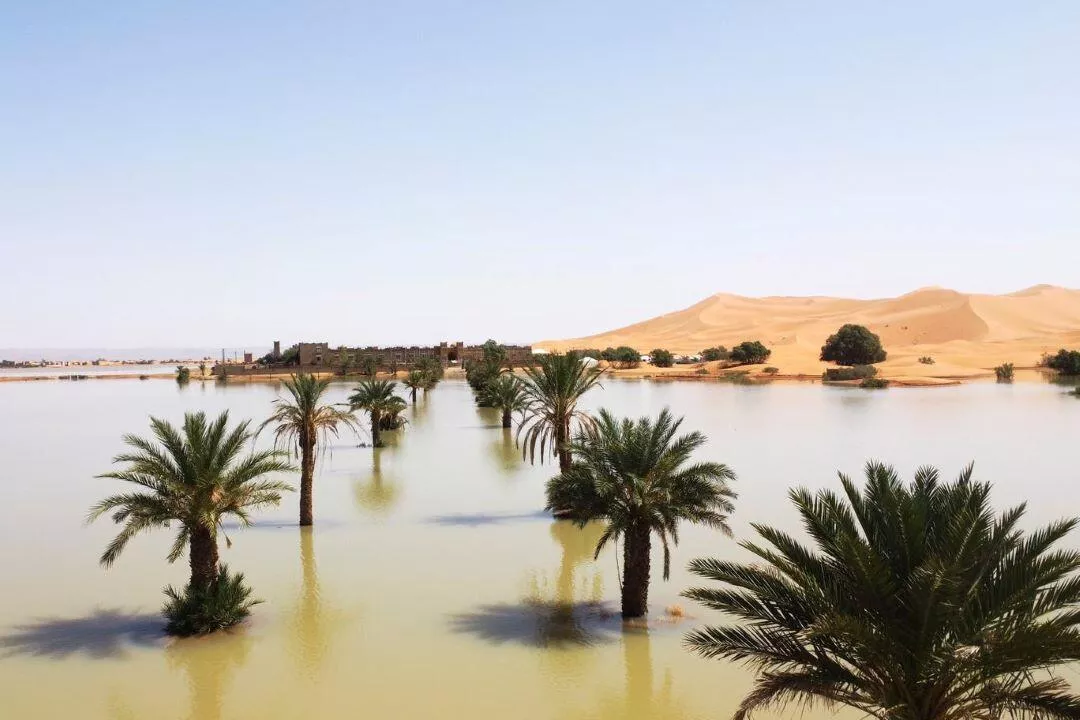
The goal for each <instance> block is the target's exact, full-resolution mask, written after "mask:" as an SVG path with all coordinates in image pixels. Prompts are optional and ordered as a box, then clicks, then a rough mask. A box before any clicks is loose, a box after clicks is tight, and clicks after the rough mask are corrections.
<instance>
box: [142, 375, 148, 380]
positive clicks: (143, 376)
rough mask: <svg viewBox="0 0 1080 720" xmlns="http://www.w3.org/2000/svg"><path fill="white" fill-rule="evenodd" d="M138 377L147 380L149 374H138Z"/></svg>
mask: <svg viewBox="0 0 1080 720" xmlns="http://www.w3.org/2000/svg"><path fill="white" fill-rule="evenodd" d="M139 379H140V380H149V379H150V376H149V375H140V376H139Z"/></svg>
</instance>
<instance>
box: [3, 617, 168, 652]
mask: <svg viewBox="0 0 1080 720" xmlns="http://www.w3.org/2000/svg"><path fill="white" fill-rule="evenodd" d="M164 626H165V623H164V621H163V620H162V618H161V616H160V615H158V614H157V613H131V612H123V611H120V610H100V609H99V610H95V611H94V612H93V613H91V614H90V615H86V616H84V617H78V618H47V619H44V620H39V621H37V622H34V623H31V624H28V625H19V626H16V627H15V628H14V630H13V632H10V633H8V634H7V635H3V636H0V657H10V656H15V655H32V656H35V657H48V658H57V659H60V658H66V657H70V656H72V655H86V656H88V657H91V658H95V659H99V660H105V659H115V658H123V657H125V656H126V655H127V651H128V650H129V649H130V648H133V647H137V648H139V647H141V648H151V647H162V646H164V644H165V638H166V636H165V631H164Z"/></svg>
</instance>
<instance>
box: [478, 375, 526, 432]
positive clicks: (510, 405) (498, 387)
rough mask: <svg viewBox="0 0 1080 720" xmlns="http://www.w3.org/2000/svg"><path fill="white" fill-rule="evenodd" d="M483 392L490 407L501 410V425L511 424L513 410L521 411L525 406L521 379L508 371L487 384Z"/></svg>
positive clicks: (506, 426) (505, 426)
mask: <svg viewBox="0 0 1080 720" xmlns="http://www.w3.org/2000/svg"><path fill="white" fill-rule="evenodd" d="M483 394H484V396H485V399H486V400H487V404H488V405H489V406H490V407H493V408H498V409H499V410H502V426H503V427H504V428H508V427H510V426H511V425H512V423H511V419H512V418H511V416H512V414H513V413H515V412H519V411H520V412H523V411H524V410H525V408H526V407H527V401H526V399H525V388H524V387H523V386H522V383H521V380H519V379H518V377H517V376H516V375H514V374H513V373H510V372H506V373H503V374H501V375H499V376H498V377H496V378H495V379H494V380H492V381H490V382H489V383H488V384H487V387H485V388H484V391H483Z"/></svg>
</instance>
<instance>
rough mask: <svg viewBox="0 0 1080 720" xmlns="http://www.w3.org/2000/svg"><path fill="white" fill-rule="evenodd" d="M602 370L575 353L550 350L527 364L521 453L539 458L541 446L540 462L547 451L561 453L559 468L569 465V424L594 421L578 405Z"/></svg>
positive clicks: (566, 468) (520, 437)
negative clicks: (529, 364) (536, 360)
mask: <svg viewBox="0 0 1080 720" xmlns="http://www.w3.org/2000/svg"><path fill="white" fill-rule="evenodd" d="M600 374H601V371H600V369H599V368H596V367H590V366H588V365H586V364H585V363H584V362H583V360H582V358H581V357H579V356H578V355H577V354H576V353H567V354H566V355H560V354H557V353H555V354H551V355H544V356H541V357H540V360H539V365H538V366H537V367H528V368H525V377H524V378H522V379H521V382H522V386H523V388H524V391H525V400H526V403H527V408H526V409H525V411H524V417H523V418H522V420H521V425H520V426H519V427H518V439H519V440H520V441H522V457H527V458H528V459H529V461H530V462H533V461H535V459H536V448H537V446H538V445H539V446H540V462H544V457H545V455H547V454H550V455H552V456H555V455H558V457H559V471H560V472H566V471H567V470H569V469H570V459H571V452H570V439H571V428H570V424H571V422H572V421H573V420H575V419H576V420H577V421H578V422H579V423H580V424H582V425H584V426H588V425H591V424H592V422H593V421H592V418H591V417H589V415H588V414H586V413H584V412H582V411H580V410H578V409H577V402H578V400H580V399H581V396H582V395H584V394H585V393H586V392H588V391H589V390H590V389H591V388H592V387H593V386H594V385H597V384H598V381H599V379H600Z"/></svg>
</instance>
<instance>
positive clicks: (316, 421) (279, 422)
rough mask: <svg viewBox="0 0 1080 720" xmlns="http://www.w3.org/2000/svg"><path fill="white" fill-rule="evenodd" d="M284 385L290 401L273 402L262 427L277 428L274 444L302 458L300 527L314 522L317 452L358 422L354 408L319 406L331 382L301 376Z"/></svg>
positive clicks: (355, 428) (279, 399)
mask: <svg viewBox="0 0 1080 720" xmlns="http://www.w3.org/2000/svg"><path fill="white" fill-rule="evenodd" d="M282 385H284V386H285V389H286V390H288V391H289V395H290V397H291V399H285V398H278V399H277V400H275V401H274V412H273V414H272V415H270V417H269V418H267V420H266V422H264V423H263V424H262V425H261V426H260V427H259V431H260V432H262V430H263V428H265V427H266V426H267V425H275V426H276V427H275V428H274V444H275V445H277V446H285V447H291V448H292V450H293V452H294V453H295V454H296V455H298V456H299V457H300V524H301V525H311V524H312V523H314V522H315V517H314V513H313V509H312V502H313V499H312V483H313V481H314V479H315V451H316V448H317V447H318V446H319V444H320V443H321V444H322V446H323V447H325V446H326V442H327V440H329V439H330V437H337V436H338V427H339V426H342V427H346V428H350V429H352V430H354V431H356V430H357V429H358V428H357V421H356V416H355V415H353V411H352V409H351V408H347V409H344V410H342V409H339V408H338V407H335V406H333V405H320V404H319V401H320V400H321V399H322V396H323V395H324V394H325V393H326V390H327V389H328V388H329V387H330V381H329V380H318V379H316V378H315V376H314V375H310V374H307V373H301V374H299V375H293V376H292V377H291V379H290V380H285V381H284V382H283V383H282Z"/></svg>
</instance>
